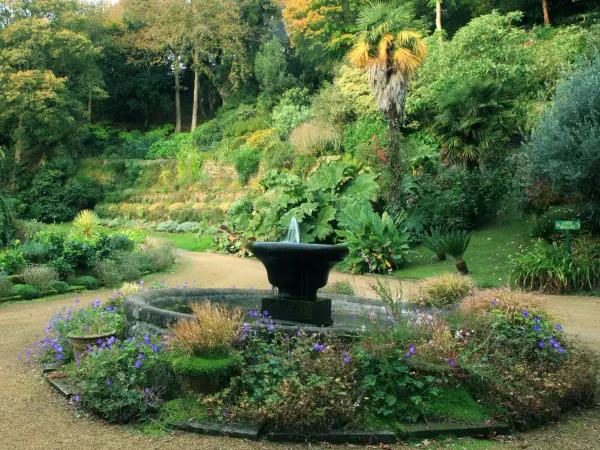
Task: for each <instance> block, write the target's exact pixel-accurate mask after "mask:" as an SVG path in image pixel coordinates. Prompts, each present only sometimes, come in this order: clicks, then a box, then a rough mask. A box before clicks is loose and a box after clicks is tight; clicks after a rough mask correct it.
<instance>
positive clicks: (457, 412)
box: [426, 387, 489, 422]
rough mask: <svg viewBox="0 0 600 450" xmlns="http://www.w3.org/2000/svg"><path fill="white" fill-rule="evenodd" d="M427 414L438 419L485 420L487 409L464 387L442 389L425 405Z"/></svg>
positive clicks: (487, 416)
mask: <svg viewBox="0 0 600 450" xmlns="http://www.w3.org/2000/svg"><path fill="white" fill-rule="evenodd" d="M426 414H427V416H428V417H431V418H438V419H454V420H460V421H465V422H469V421H476V420H486V419H488V418H489V414H488V411H486V409H485V408H484V407H483V406H482V405H481V404H479V403H477V402H476V401H475V400H473V397H472V396H471V394H469V393H468V392H467V391H466V390H465V388H463V387H456V388H448V389H444V390H443V391H442V392H441V393H440V395H439V396H438V397H436V398H434V399H433V400H432V401H431V402H429V404H428V405H427V413H426Z"/></svg>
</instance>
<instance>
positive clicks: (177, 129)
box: [173, 55, 181, 133]
mask: <svg viewBox="0 0 600 450" xmlns="http://www.w3.org/2000/svg"><path fill="white" fill-rule="evenodd" d="M173 71H174V72H175V133H181V97H180V93H181V85H180V84H179V55H175V61H174V63H173Z"/></svg>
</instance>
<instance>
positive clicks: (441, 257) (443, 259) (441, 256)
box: [436, 252, 446, 261]
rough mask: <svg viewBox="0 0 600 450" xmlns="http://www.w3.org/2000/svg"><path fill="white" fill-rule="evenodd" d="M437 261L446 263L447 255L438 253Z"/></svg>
mask: <svg viewBox="0 0 600 450" xmlns="http://www.w3.org/2000/svg"><path fill="white" fill-rule="evenodd" d="M436 256H437V259H438V260H440V261H446V254H445V253H444V252H437V253H436Z"/></svg>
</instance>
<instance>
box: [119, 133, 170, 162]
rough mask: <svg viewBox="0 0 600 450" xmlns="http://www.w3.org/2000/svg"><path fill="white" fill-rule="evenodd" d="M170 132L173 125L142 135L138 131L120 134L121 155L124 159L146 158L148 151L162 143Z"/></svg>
mask: <svg viewBox="0 0 600 450" xmlns="http://www.w3.org/2000/svg"><path fill="white" fill-rule="evenodd" d="M172 130H173V125H171V124H168V125H164V126H163V127H161V128H156V129H154V130H150V131H148V132H147V133H142V132H141V131H139V130H134V131H131V132H126V131H124V132H121V133H120V135H119V137H120V138H121V139H123V141H124V143H123V147H122V151H121V154H122V155H123V156H124V157H125V158H142V159H143V158H146V157H147V156H148V152H149V150H150V149H151V148H152V147H155V146H156V145H158V144H159V143H160V142H163V141H164V140H165V137H166V136H167V134H168V133H169V132H171V131H172ZM155 148H156V147H155Z"/></svg>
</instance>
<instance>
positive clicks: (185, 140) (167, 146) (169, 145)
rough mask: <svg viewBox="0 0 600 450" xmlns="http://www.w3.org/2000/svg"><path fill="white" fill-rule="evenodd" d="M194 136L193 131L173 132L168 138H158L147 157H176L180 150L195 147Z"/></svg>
mask: <svg viewBox="0 0 600 450" xmlns="http://www.w3.org/2000/svg"><path fill="white" fill-rule="evenodd" d="M193 142H194V139H193V136H192V134H191V133H177V134H172V135H171V136H170V137H169V138H168V139H164V140H163V139H161V140H157V141H155V142H154V143H152V145H151V146H150V149H149V150H148V154H147V155H146V157H147V158H150V159H174V158H177V155H178V154H179V152H180V151H182V150H183V151H186V150H189V149H192V148H193V145H194V144H193Z"/></svg>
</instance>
